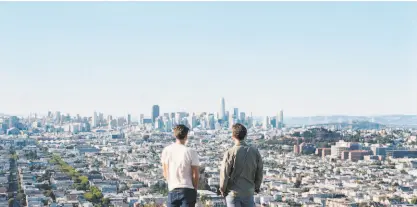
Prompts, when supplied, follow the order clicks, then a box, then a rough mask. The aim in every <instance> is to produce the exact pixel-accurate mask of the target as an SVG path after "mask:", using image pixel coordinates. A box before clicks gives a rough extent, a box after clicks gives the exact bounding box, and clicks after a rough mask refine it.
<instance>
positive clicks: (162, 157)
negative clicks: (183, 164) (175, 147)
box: [161, 149, 168, 181]
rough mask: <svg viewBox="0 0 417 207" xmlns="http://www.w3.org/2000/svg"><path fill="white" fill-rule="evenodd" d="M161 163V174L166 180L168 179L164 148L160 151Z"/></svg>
mask: <svg viewBox="0 0 417 207" xmlns="http://www.w3.org/2000/svg"><path fill="white" fill-rule="evenodd" d="M161 163H162V174H163V175H164V178H165V180H166V181H168V162H167V155H166V151H165V149H164V150H163V151H162V154H161Z"/></svg>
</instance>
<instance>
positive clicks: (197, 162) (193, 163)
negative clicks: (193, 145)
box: [191, 150, 200, 166]
mask: <svg viewBox="0 0 417 207" xmlns="http://www.w3.org/2000/svg"><path fill="white" fill-rule="evenodd" d="M191 166H200V159H199V158H198V153H197V151H195V150H191Z"/></svg>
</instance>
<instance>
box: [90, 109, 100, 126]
mask: <svg viewBox="0 0 417 207" xmlns="http://www.w3.org/2000/svg"><path fill="white" fill-rule="evenodd" d="M91 125H92V127H97V125H98V116H97V112H94V114H93V119H92V121H91Z"/></svg>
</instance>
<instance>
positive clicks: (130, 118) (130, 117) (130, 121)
mask: <svg viewBox="0 0 417 207" xmlns="http://www.w3.org/2000/svg"><path fill="white" fill-rule="evenodd" d="M131 124H132V116H131V115H130V114H128V115H127V125H131Z"/></svg>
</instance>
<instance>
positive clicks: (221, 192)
mask: <svg viewBox="0 0 417 207" xmlns="http://www.w3.org/2000/svg"><path fill="white" fill-rule="evenodd" d="M219 190H220V195H222V197H225V196H224V192H223V189H221V188H220V189H219Z"/></svg>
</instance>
